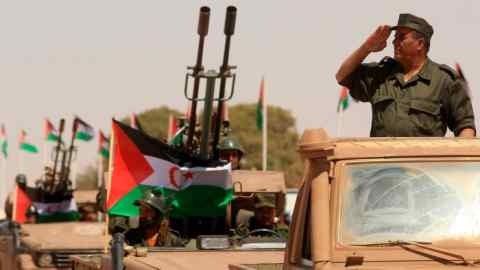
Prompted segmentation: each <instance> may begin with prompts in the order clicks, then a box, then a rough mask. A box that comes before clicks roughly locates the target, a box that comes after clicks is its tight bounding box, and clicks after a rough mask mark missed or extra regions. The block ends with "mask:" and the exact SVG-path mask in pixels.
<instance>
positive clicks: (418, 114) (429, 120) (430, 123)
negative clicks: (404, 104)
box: [409, 100, 441, 135]
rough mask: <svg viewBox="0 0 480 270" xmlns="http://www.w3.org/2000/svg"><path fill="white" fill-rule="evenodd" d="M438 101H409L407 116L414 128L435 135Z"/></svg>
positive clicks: (438, 110)
mask: <svg viewBox="0 0 480 270" xmlns="http://www.w3.org/2000/svg"><path fill="white" fill-rule="evenodd" d="M440 108H441V105H440V104H439V103H436V102H433V101H430V100H412V101H410V111H409V116H410V119H411V121H412V123H413V124H414V126H415V127H416V128H418V129H419V130H420V132H421V133H422V134H425V135H435V134H436V132H437V131H438V129H439V128H441V127H439V124H440V125H441V123H440Z"/></svg>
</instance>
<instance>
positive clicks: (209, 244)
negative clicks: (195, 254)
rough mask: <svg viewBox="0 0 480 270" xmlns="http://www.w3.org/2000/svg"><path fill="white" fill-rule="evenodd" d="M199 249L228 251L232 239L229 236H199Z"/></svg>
mask: <svg viewBox="0 0 480 270" xmlns="http://www.w3.org/2000/svg"><path fill="white" fill-rule="evenodd" d="M197 248H198V249H228V248H230V239H229V238H228V236H227V235H199V236H198V238H197Z"/></svg>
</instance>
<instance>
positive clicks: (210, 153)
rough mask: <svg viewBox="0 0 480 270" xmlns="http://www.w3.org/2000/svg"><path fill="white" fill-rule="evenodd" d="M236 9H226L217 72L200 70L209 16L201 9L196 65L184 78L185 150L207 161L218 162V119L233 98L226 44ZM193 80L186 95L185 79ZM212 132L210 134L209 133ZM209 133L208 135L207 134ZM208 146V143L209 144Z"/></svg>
mask: <svg viewBox="0 0 480 270" xmlns="http://www.w3.org/2000/svg"><path fill="white" fill-rule="evenodd" d="M236 14H237V9H236V7H234V6H229V7H227V11H226V17H225V29H224V34H225V47H224V53H223V63H222V65H221V66H220V70H219V71H216V70H213V69H210V70H208V71H206V72H205V71H204V68H203V66H202V60H203V47H204V41H205V37H206V35H207V34H208V23H209V17H210V8H208V7H201V8H200V16H199V23H198V35H199V36H200V39H199V45H198V50H197V62H196V64H195V66H192V67H188V68H187V69H188V70H191V72H190V73H187V74H186V76H185V89H184V92H185V97H186V98H187V99H188V100H189V101H191V104H192V105H191V112H190V116H189V117H190V119H189V126H188V136H187V145H186V147H187V149H188V150H190V151H193V152H198V153H196V154H198V155H199V156H200V158H201V159H204V160H207V159H209V158H213V159H218V157H219V153H218V147H217V145H218V142H219V139H220V129H221V126H222V123H221V122H222V119H221V117H220V115H221V113H222V110H223V109H224V103H225V101H227V100H230V99H231V98H232V97H233V94H234V89H235V80H236V74H235V73H233V72H232V70H234V69H235V68H236V67H235V66H231V65H229V56H230V43H231V37H232V35H233V33H234V30H235V20H236V16H237V15H236ZM190 79H193V90H192V93H191V94H189V91H188V90H189V80H190ZM228 79H231V80H232V83H231V90H230V93H226V86H227V80H228ZM201 80H206V89H205V95H204V96H203V97H199V87H200V81H201ZM217 80H220V88H219V91H218V95H217V97H215V84H216V82H217ZM198 102H204V110H203V119H202V133H201V138H200V143H199V149H194V144H193V136H194V133H195V126H196V110H197V103H198ZM214 102H217V113H216V117H215V118H214V119H215V122H213V123H212V111H213V104H214ZM212 131H213V132H212ZM211 132H212V133H213V134H210V133H211ZM210 143H211V144H210Z"/></svg>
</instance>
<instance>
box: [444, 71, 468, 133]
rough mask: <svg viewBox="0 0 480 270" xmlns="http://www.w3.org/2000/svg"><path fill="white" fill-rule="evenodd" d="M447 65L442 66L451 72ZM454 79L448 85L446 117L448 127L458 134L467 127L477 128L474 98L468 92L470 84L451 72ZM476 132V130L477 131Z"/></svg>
mask: <svg viewBox="0 0 480 270" xmlns="http://www.w3.org/2000/svg"><path fill="white" fill-rule="evenodd" d="M447 68H448V67H445V66H443V65H442V66H441V69H442V70H444V71H447V72H451V71H450V70H449V69H450V68H448V70H447ZM450 76H451V78H452V81H451V83H449V84H448V86H447V93H448V94H447V99H448V100H447V101H446V102H445V103H446V104H447V106H446V111H447V114H446V119H447V125H448V128H449V129H450V130H451V131H453V133H454V134H455V136H458V135H459V134H460V132H461V131H462V130H463V129H465V128H472V129H473V130H476V129H475V116H474V114H473V106H472V100H471V98H470V95H469V92H468V86H467V85H466V83H465V82H464V81H463V80H462V79H460V78H458V77H457V76H456V75H455V73H454V74H453V75H452V74H450ZM475 133H476V132H475Z"/></svg>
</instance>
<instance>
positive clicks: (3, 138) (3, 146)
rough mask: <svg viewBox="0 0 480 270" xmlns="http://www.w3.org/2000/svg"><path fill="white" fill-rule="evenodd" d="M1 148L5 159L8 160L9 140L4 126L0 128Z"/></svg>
mask: <svg viewBox="0 0 480 270" xmlns="http://www.w3.org/2000/svg"><path fill="white" fill-rule="evenodd" d="M0 148H1V151H2V155H3V157H4V158H5V159H6V158H7V157H8V140H7V131H6V130H5V126H4V125H3V124H2V127H1V128H0Z"/></svg>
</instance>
